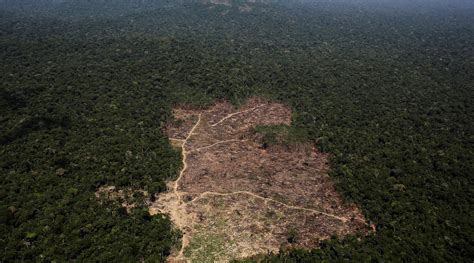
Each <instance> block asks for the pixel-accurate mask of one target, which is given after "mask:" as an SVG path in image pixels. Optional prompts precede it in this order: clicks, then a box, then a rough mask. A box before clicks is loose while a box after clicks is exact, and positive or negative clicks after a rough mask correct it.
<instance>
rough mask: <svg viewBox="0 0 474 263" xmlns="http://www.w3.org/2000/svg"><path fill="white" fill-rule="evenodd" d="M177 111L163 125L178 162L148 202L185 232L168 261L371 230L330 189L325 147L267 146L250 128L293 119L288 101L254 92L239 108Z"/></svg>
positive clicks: (222, 258) (223, 256)
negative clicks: (177, 167) (166, 185)
mask: <svg viewBox="0 0 474 263" xmlns="http://www.w3.org/2000/svg"><path fill="white" fill-rule="evenodd" d="M174 116H175V119H176V120H175V121H174V122H173V123H170V124H169V125H168V126H167V129H166V132H167V134H168V136H169V138H170V140H171V142H172V143H173V145H175V146H177V147H181V150H182V156H183V167H182V170H181V171H180V174H179V177H178V178H177V180H176V181H172V182H169V191H168V192H167V193H164V194H160V195H159V196H158V197H157V199H156V201H155V202H154V203H152V204H151V206H150V212H151V213H152V214H154V213H157V212H162V213H168V214H169V215H170V217H171V219H172V220H173V222H174V223H175V224H176V226H177V227H178V228H179V229H181V231H182V232H183V245H182V247H181V249H180V250H178V251H175V252H174V254H173V256H172V257H170V261H175V262H177V261H193V262H226V261H228V260H230V259H232V258H243V257H248V256H253V255H256V254H260V253H268V252H270V251H272V252H277V251H278V250H279V249H280V248H281V247H288V246H291V247H304V248H314V247H317V246H318V243H319V241H320V240H323V239H327V238H330V237H331V236H339V237H342V236H345V235H348V234H353V233H357V232H359V233H366V232H368V231H369V227H368V225H367V223H366V222H365V220H364V218H363V215H362V214H361V212H360V210H359V209H358V208H357V207H356V206H354V205H353V204H349V203H347V202H344V200H343V199H342V198H341V196H340V195H339V194H338V193H337V192H336V191H335V189H334V186H333V184H332V182H331V180H330V178H329V176H328V175H327V172H328V169H329V167H328V163H327V159H328V156H327V155H326V154H323V153H320V152H318V151H317V149H316V148H314V147H312V146H311V145H303V144H301V145H294V146H291V147H269V148H265V149H264V148H263V147H262V145H261V144H260V143H259V141H258V138H255V137H252V136H249V130H250V129H251V128H253V127H256V126H258V125H282V124H283V125H290V124H291V111H290V109H289V108H288V107H286V106H285V105H283V104H279V103H269V102H266V101H262V100H259V99H251V100H249V101H248V103H247V104H246V105H244V106H243V107H241V108H239V109H236V108H235V107H234V106H232V105H231V104H229V103H226V102H222V103H217V104H215V105H214V106H213V107H211V108H210V109H208V110H194V111H193V110H183V109H176V110H175V111H174Z"/></svg>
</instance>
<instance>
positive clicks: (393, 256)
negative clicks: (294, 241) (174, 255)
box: [0, 0, 474, 262]
mask: <svg viewBox="0 0 474 263" xmlns="http://www.w3.org/2000/svg"><path fill="white" fill-rule="evenodd" d="M243 5H246V6H248V7H250V9H242V8H241V7H242V6H243ZM252 96H260V97H266V98H269V99H272V100H275V101H281V102H284V103H286V104H288V105H290V106H291V107H292V109H293V126H294V127H292V129H294V130H298V131H299V133H298V134H300V135H301V136H305V140H306V139H307V140H310V141H312V142H313V143H315V144H316V145H317V146H318V148H319V149H320V150H321V151H324V152H328V153H330V155H331V172H330V176H331V177H332V178H333V179H334V181H335V182H336V186H337V189H338V190H339V191H340V192H341V193H342V194H343V196H344V197H345V198H346V199H347V200H349V201H351V202H355V203H356V204H357V205H358V206H359V207H361V209H362V211H363V213H364V215H365V216H366V218H367V219H368V220H369V221H370V222H371V223H374V224H375V225H376V226H377V230H376V232H375V233H374V234H371V235H369V236H366V237H357V236H354V237H348V238H345V239H343V240H339V239H336V238H333V239H331V240H328V241H325V242H323V243H322V245H321V247H320V248H319V249H315V250H312V251H307V250H288V251H286V250H285V251H282V252H280V254H277V255H262V256H259V257H257V258H253V259H249V260H248V261H250V262H252V261H263V262H315V261H349V260H351V261H364V262H366V261H373V262H384V261H389V262H392V261H394V262H402V261H403V262H406V261H410V262H412V261H417V262H472V260H473V259H474V220H473V218H474V207H473V204H474V187H473V186H474V184H473V183H474V182H473V181H474V178H473V174H474V158H473V157H474V155H473V151H474V147H473V146H474V125H473V117H474V108H473V104H474V7H473V4H470V3H469V2H467V1H466V2H465V3H463V2H461V1H453V2H451V1H446V2H443V1H432V2H430V1H425V2H423V1H418V0H416V1H388V0H385V1H372V0H370V1H369V0H367V1H361V0H358V1H348V0H337V1H316V0H315V1H313V2H305V3H302V2H300V3H296V2H295V1H292V3H290V2H285V1H278V2H274V3H270V2H260V3H245V1H243V0H242V1H233V2H232V5H231V6H226V5H213V4H209V3H206V2H205V1H200V2H192V1H188V2H187V1H184V0H183V1H176V2H174V1H165V0H162V1H159V0H155V1H153V0H146V1H138V0H134V1H132V0H130V1H126V0H118V1H99V0H91V1H86V0H77V1H47V0H42V1H27V0H22V1H9V0H3V1H0V184H1V186H0V262H13V261H48V262H50V261H56V262H64V261H79V262H82V261H84V262H91V261H100V262H114V261H119V262H121V261H125V262H129V261H149V262H162V261H164V260H165V258H166V257H167V255H168V254H169V253H170V250H171V248H172V247H174V246H177V245H179V242H178V241H179V239H180V233H179V231H176V230H174V229H173V226H172V223H171V222H170V220H169V218H168V217H167V216H166V215H155V216H150V215H149V214H148V212H147V209H146V207H145V206H144V204H143V202H141V201H143V196H138V195H137V196H132V197H130V198H134V199H136V200H137V201H136V202H137V204H138V205H137V207H136V208H134V209H132V212H131V213H127V212H126V211H124V209H123V208H121V206H120V204H119V203H118V202H114V201H109V202H106V201H102V202H98V200H97V198H96V197H95V195H94V193H95V191H96V189H97V188H98V187H100V186H103V185H116V186H118V187H123V188H131V189H137V190H138V189H144V190H147V191H148V192H150V193H159V192H162V191H165V190H166V186H165V181H166V180H170V179H173V178H175V177H176V176H177V173H178V171H179V169H180V167H181V155H180V152H179V151H177V150H176V149H175V148H172V147H171V145H170V143H169V141H168V139H167V137H166V135H164V133H163V127H164V124H165V123H166V122H167V121H168V120H170V118H171V109H172V107H173V106H174V105H177V104H191V105H195V106H206V105H210V104H212V103H213V102H215V101H216V100H223V99H226V100H229V101H231V102H233V103H235V104H239V103H242V102H244V101H245V99H246V98H249V97H252ZM298 134H296V135H294V136H298ZM140 200H141V201H140ZM140 204H142V205H140Z"/></svg>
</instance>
